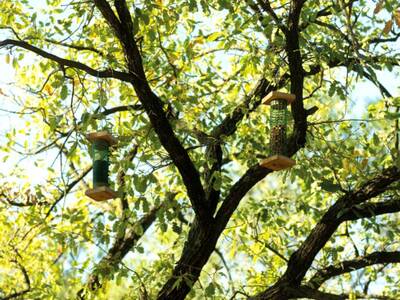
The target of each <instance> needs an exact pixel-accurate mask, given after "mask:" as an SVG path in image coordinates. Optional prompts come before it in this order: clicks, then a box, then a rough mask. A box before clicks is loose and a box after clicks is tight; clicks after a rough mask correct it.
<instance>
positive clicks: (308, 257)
mask: <svg viewBox="0 0 400 300" xmlns="http://www.w3.org/2000/svg"><path fill="white" fill-rule="evenodd" d="M399 180H400V169H398V168H396V167H390V168H387V169H385V170H383V171H382V173H381V174H380V175H378V176H376V177H375V178H373V179H371V180H369V181H368V182H366V183H364V184H363V185H362V186H361V187H360V188H358V189H357V190H356V191H353V192H348V193H346V194H345V195H343V196H342V197H340V198H339V200H338V201H336V203H335V204H334V205H333V206H331V207H330V208H329V209H328V211H327V212H326V213H325V214H324V216H323V217H322V219H321V220H320V221H319V222H318V223H317V225H316V226H315V227H314V228H313V229H312V231H311V233H310V234H309V235H308V237H307V239H306V240H305V241H304V242H303V243H302V244H301V246H300V247H299V249H298V250H297V251H296V252H294V253H293V254H292V255H291V257H290V259H289V263H288V266H287V269H286V272H285V274H284V275H283V276H282V277H281V278H280V279H279V281H278V282H277V283H276V284H275V285H274V286H272V287H271V288H269V289H267V290H266V291H264V292H262V293H260V294H258V295H256V296H255V299H280V298H279V295H282V294H283V293H285V290H287V287H288V286H299V285H300V283H301V281H302V279H303V278H304V276H305V274H306V272H307V271H308V269H309V268H310V266H311V264H312V262H313V261H314V258H315V256H316V255H317V254H318V252H319V251H320V250H321V249H322V248H323V247H324V245H325V244H326V242H327V241H328V240H329V239H330V238H331V236H332V235H333V233H334V232H335V231H336V229H337V228H338V227H339V225H340V224H341V222H343V221H344V220H343V219H342V212H343V211H346V210H347V209H348V208H350V207H353V206H355V205H357V204H361V203H363V202H365V201H367V200H369V199H371V198H373V197H376V196H378V195H380V194H381V193H383V192H385V191H386V190H387V189H388V188H389V186H390V185H391V184H392V183H394V182H396V181H399Z"/></svg>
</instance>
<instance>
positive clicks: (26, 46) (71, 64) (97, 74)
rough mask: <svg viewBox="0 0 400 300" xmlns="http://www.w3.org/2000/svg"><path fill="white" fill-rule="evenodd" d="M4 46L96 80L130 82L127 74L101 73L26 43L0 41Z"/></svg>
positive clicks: (109, 70) (115, 72) (104, 71)
mask: <svg viewBox="0 0 400 300" xmlns="http://www.w3.org/2000/svg"><path fill="white" fill-rule="evenodd" d="M5 46H17V47H20V48H23V49H26V50H29V51H31V52H33V53H36V54H37V55H39V56H41V57H44V58H47V59H50V60H52V61H54V62H56V63H58V64H60V65H62V66H67V67H71V68H75V69H79V70H82V71H84V72H86V73H88V74H90V75H92V76H95V77H98V78H115V79H119V80H122V81H126V82H131V81H132V76H131V75H129V74H128V73H125V72H121V71H116V70H112V69H108V70H102V71H100V70H96V69H93V68H91V67H89V66H88V65H85V64H83V63H80V62H77V61H73V60H69V59H65V58H62V57H59V56H57V55H54V54H51V53H49V52H46V51H44V50H42V49H40V48H37V47H35V46H33V45H31V44H29V43H27V42H24V41H17V40H11V39H6V40H3V41H0V48H1V47H5Z"/></svg>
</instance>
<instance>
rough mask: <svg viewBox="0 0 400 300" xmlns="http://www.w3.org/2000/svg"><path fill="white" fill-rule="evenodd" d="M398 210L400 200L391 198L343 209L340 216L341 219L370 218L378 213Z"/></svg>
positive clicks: (399, 209) (399, 208)
mask: <svg viewBox="0 0 400 300" xmlns="http://www.w3.org/2000/svg"><path fill="white" fill-rule="evenodd" d="M399 211H400V200H399V199H393V200H389V201H384V202H376V203H365V204H363V205H356V206H353V207H350V208H348V209H346V210H345V212H344V213H343V215H342V216H341V217H340V220H341V221H354V220H358V219H361V218H371V217H374V216H378V215H383V214H390V213H396V212H399Z"/></svg>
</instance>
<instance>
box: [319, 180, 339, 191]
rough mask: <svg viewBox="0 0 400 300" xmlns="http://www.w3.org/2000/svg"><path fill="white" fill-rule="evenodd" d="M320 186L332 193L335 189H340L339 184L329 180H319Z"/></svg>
mask: <svg viewBox="0 0 400 300" xmlns="http://www.w3.org/2000/svg"><path fill="white" fill-rule="evenodd" d="M320 187H321V188H322V189H323V190H325V191H327V192H331V193H334V192H337V191H340V190H341V187H340V185H339V184H335V183H333V182H332V181H330V180H323V181H322V182H321V184H320Z"/></svg>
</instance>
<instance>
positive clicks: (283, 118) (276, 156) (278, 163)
mask: <svg viewBox="0 0 400 300" xmlns="http://www.w3.org/2000/svg"><path fill="white" fill-rule="evenodd" d="M295 99H296V96H295V95H293V94H287V93H281V92H277V91H273V92H270V93H269V94H268V95H267V96H266V97H265V98H264V99H263V101H264V104H266V105H270V106H271V112H270V125H271V126H270V128H271V129H270V130H271V131H270V156H269V157H268V158H266V159H264V160H263V161H261V163H260V165H261V166H262V167H264V168H268V169H271V170H274V171H279V170H283V169H287V168H290V167H292V166H294V165H295V164H296V162H295V161H294V160H293V159H290V158H289V157H287V156H285V155H284V154H285V153H286V151H285V150H286V149H285V145H286V129H287V121H288V111H287V105H288V104H290V103H292V102H293V101H294V100H295Z"/></svg>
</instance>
